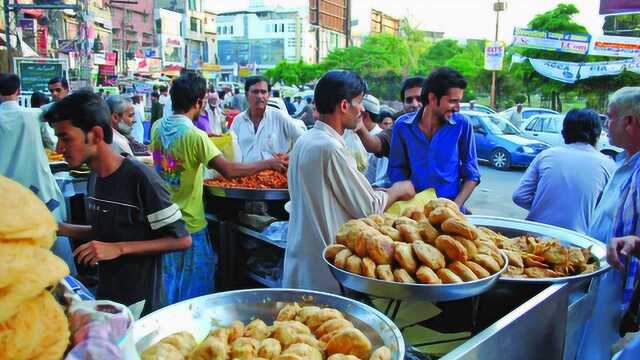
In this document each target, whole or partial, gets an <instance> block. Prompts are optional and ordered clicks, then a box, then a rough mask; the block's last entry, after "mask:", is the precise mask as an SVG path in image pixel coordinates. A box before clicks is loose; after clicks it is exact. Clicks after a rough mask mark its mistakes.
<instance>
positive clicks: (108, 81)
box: [98, 65, 118, 86]
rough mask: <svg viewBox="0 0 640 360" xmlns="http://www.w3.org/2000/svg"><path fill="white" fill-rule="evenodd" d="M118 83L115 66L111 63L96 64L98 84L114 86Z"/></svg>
mask: <svg viewBox="0 0 640 360" xmlns="http://www.w3.org/2000/svg"><path fill="white" fill-rule="evenodd" d="M117 83H118V76H117V74H116V67H115V66H113V65H99V66H98V85H102V86H115V85H116V84H117Z"/></svg>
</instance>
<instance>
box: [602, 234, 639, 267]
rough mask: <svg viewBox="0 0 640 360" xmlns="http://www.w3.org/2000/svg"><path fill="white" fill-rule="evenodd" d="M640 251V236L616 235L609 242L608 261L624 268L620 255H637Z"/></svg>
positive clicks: (614, 265) (612, 264)
mask: <svg viewBox="0 0 640 360" xmlns="http://www.w3.org/2000/svg"><path fill="white" fill-rule="evenodd" d="M639 252H640V238H638V237H637V236H623V237H616V238H613V239H611V240H609V243H608V244H607V262H608V263H609V264H610V265H611V266H613V267H615V268H616V269H618V270H624V264H623V263H622V261H620V255H622V256H629V255H634V256H637V255H638V253H639Z"/></svg>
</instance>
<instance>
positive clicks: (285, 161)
mask: <svg viewBox="0 0 640 360" xmlns="http://www.w3.org/2000/svg"><path fill="white" fill-rule="evenodd" d="M265 164H266V166H267V169H272V170H276V171H280V172H285V171H287V166H289V157H288V156H284V157H283V156H277V155H276V157H274V158H273V159H269V160H265Z"/></svg>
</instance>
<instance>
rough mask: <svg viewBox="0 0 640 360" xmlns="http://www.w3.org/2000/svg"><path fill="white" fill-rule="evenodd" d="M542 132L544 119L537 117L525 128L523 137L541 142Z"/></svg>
mask: <svg viewBox="0 0 640 360" xmlns="http://www.w3.org/2000/svg"><path fill="white" fill-rule="evenodd" d="M541 132H542V117H540V116H536V117H533V118H531V120H530V121H529V122H528V123H527V125H526V126H525V127H524V130H523V132H522V133H523V135H524V137H526V138H529V139H534V140H540V133H541Z"/></svg>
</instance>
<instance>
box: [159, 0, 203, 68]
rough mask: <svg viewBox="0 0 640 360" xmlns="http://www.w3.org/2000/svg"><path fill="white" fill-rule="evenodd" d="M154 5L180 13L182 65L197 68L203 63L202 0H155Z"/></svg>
mask: <svg viewBox="0 0 640 360" xmlns="http://www.w3.org/2000/svg"><path fill="white" fill-rule="evenodd" d="M155 7H156V9H164V10H170V11H173V12H176V13H179V14H181V15H182V20H181V28H180V29H181V34H182V36H183V37H184V46H185V56H184V64H183V66H186V68H188V69H199V68H200V67H201V65H202V64H203V63H205V44H206V41H205V36H204V19H205V14H204V10H203V7H202V0H186V1H177V0H155Z"/></svg>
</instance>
